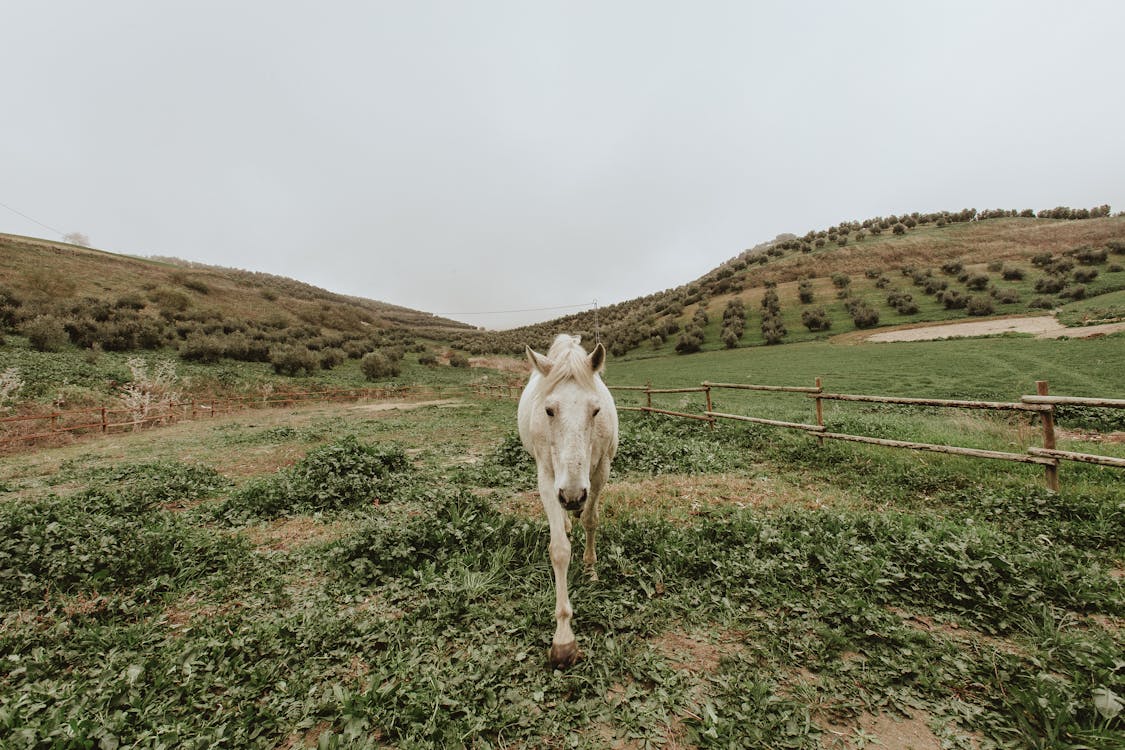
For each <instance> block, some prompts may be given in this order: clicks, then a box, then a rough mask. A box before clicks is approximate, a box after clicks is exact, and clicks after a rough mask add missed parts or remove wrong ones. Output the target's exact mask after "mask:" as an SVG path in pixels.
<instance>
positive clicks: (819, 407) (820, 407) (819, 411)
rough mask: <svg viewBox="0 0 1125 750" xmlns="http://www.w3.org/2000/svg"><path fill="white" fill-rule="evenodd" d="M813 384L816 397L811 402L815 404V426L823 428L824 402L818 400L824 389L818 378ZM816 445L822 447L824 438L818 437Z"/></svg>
mask: <svg viewBox="0 0 1125 750" xmlns="http://www.w3.org/2000/svg"><path fill="white" fill-rule="evenodd" d="M815 384H816V397H815V398H814V399H813V400H814V401H815V402H816V424H817V426H818V427H823V426H824V401H823V400H822V399H821V398H820V394H821V393H823V392H824V389H823V388H822V387H821V385H820V378H817V379H816V382H815ZM821 432H823V430H821ZM816 444H817V445H818V446H819V445H824V438H822V437H818V438H817V439H816Z"/></svg>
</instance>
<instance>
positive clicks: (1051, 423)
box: [1035, 380, 1059, 492]
mask: <svg viewBox="0 0 1125 750" xmlns="http://www.w3.org/2000/svg"><path fill="white" fill-rule="evenodd" d="M1047 390H1048V386H1047V381H1046V380H1036V381H1035V392H1036V393H1038V394H1039V395H1040V396H1046V395H1047ZM1039 417H1040V419H1042V420H1043V447H1044V448H1045V449H1047V450H1054V449H1055V407H1054V406H1051V407H1050V408H1049V409H1047V410H1046V411H1041V412H1039ZM1043 474H1044V478H1045V479H1046V480H1047V489H1049V490H1054V491H1055V492H1058V491H1059V464H1058V461H1056V462H1055V463H1054V464H1053V465H1051V466H1046V467H1044V471H1043Z"/></svg>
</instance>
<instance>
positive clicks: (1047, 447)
mask: <svg viewBox="0 0 1125 750" xmlns="http://www.w3.org/2000/svg"><path fill="white" fill-rule="evenodd" d="M716 388H728V389H735V390H743V391H772V392H779V393H795V394H804V395H805V396H806V397H807V398H810V399H813V400H814V402H815V409H816V421H815V424H812V423H804V422H789V421H784V420H780V419H767V418H765V417H756V416H750V415H743V414H731V413H728V412H720V411H715V410H714V409H713V408H712V405H711V391H712V389H716ZM610 390H613V391H633V392H641V393H644V394H645V399H646V405H645V406H620V407H618V408H619V409H621V410H624V411H639V412H643V413H648V414H664V415H669V416H674V417H686V418H689V419H696V420H707V421H709V422H710V423H711V426H712V427H713V426H714V424H715V421H716V420H734V421H739V422H750V423H753V424H760V425H766V426H769V427H780V428H786V429H794V430H801V431H803V432H805V433H807V434H809V435H810V436H813V437H816V438H817V442H818V443H820V444H823V442H824V441H825V440H841V441H847V442H853V443H865V444H868V445H878V446H883V447H886V448H901V449H907V450H917V451H928V452H931V453H944V454H947V455H954V456H966V457H970V458H984V459H993V460H1000V461H1012V462H1015V463H1024V464H1037V465H1040V466H1043V468H1044V480H1045V482H1046V484H1047V486H1048V487H1049V488H1050V489H1052V490H1058V488H1059V479H1058V467H1059V463H1060V462H1062V461H1077V462H1081V463H1088V464H1095V465H1098V466H1108V467H1113V468H1125V458H1117V457H1116V456H1103V455H1099V454H1094V453H1079V452H1076V451H1066V450H1059V449H1058V448H1057V446H1056V438H1055V416H1056V415H1055V407H1056V406H1087V407H1098V408H1112V409H1120V408H1125V399H1112V398H1087V397H1079V396H1051V395H1048V392H1047V391H1048V385H1047V381H1043V380H1041V381H1036V390H1037V391H1038V393H1037V394H1035V395H1027V396H1021V397H1020V399H1019V400H1018V401H1011V402H1007V401H976V400H968V399H941V398H911V397H906V396H878V395H868V394H857V393H826V392H824V389H823V387H822V384H821V380H820V378H817V379H816V384H815V385H813V386H790V385H758V384H752V383H714V382H711V381H706V380H705V381H703V383H702V384H701V385H700V386H699V387H690V388H653V387H652V384H651V383H649V384H646V385H643V386H636V385H615V386H610ZM698 392H703V393H705V394H706V405H705V408H704V409H703V410H702V412H701V413H696V414H692V413H687V412H683V411H673V410H669V409H660V408H656V407H654V406H653V405H652V396H653V394H665V393H698ZM825 401H841V402H860V403H876V404H894V405H900V406H931V407H939V408H950V409H980V410H989V411H1011V412H1023V413H1027V414H1029V415H1035V416H1038V417H1039V418H1040V420H1041V421H1042V426H1043V438H1042V439H1043V445H1042V447H1029V448H1027V449H1026V451H1025V452H1023V453H1015V452H1010V451H998V450H985V449H982V448H969V447H965V446H959V445H938V444H934V443H919V442H913V441H908V440H891V439H887V438H877V437H871V436H868V435H850V434H847V433H842V432H831V431H829V430H828V428H827V427H826V426H825V423H824V402H825Z"/></svg>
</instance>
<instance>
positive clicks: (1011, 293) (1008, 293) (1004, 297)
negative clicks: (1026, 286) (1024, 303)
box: [991, 289, 1020, 305]
mask: <svg viewBox="0 0 1125 750" xmlns="http://www.w3.org/2000/svg"><path fill="white" fill-rule="evenodd" d="M991 294H992V297H993V299H995V300H996V301H997V302H999V303H1000V304H1001V305H1011V304H1014V303H1016V302H1019V301H1020V293H1019V292H1017V291H1016V290H1015V289H993V290H992V291H991Z"/></svg>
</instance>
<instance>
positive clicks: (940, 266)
mask: <svg viewBox="0 0 1125 750" xmlns="http://www.w3.org/2000/svg"><path fill="white" fill-rule="evenodd" d="M1109 213H1110V212H1109V207H1108V206H1101V207H1098V208H1096V209H1080V210H1076V209H1068V208H1058V209H1051V210H1048V211H1040V212H1039V213H1038V214H1036V213H1034V212H1032V211H1029V210H1025V211H1001V210H996V211H984V212H978V211H976V210H974V209H966V210H964V211H960V212H956V213H951V212H942V213H937V214H910V215H908V216H890V217H876V218H873V219H868V220H865V221H862V222H858V221H855V222H841V223H840V224H838V225H836V226H834V227H829V228H827V229H822V230H814V231H809V232H806V233H805V234H804V235H803V236H797V235H794V234H786V235H781V236H779V237H778V238H777V239H776V240H774V241H772V242H768V243H764V244H762V245H758V246H757V247H754V248H751V249H749V250H746V251H744V252H743V253H740V254H739V255H738V256H736V257H734V258H731V259H730V260H728V261H727V262H725V263H723V264H722V265H720V266H718V267H717V268H715V269H714V270H712V271H710V272H709V273H707V274H705V275H704V276H702V277H701V278H699V279H697V280H695V281H693V282H691V283H688V284H684V285H683V286H680V287H676V288H675V289H669V290H665V291H663V292H659V293H657V294H652V295H649V296H647V297H641V298H638V299H635V300H630V301H628V302H623V303H620V304H616V305H611V306H609V307H604V308H602V309H601V310H599V311H598V312H599V323H600V335H601V339H602V340H603V341H605V342H606V343H607V345H608V346H609V347H610V349H611V351H612V352H613V353H614V354H615V355H617V356H626V355H628V356H652V355H653V354H666V353H672V352H677V351H678V352H680V353H691V352H693V351H700V350H702V351H707V350H713V349H721V348H735V347H742V346H753V345H757V344H764V343H789V342H795V341H805V340H810V339H815V338H823V337H826V336H830V335H835V334H839V333H845V332H848V331H852V330H856V329H857V328H868V327H875V326H889V325H901V324H908V323H920V322H925V321H939V320H948V319H952V318H963V317H967V316H979V317H988V316H992V315H1013V314H1028V313H1045V312H1046V311H1049V310H1052V309H1055V308H1058V307H1060V306H1063V305H1068V304H1073V303H1074V302H1075V301H1077V300H1088V302H1086V303H1085V304H1087V305H1093V306H1094V307H1097V302H1096V301H1097V298H1099V297H1100V296H1101V295H1105V294H1107V293H1110V292H1114V291H1117V290H1121V289H1125V271H1123V270H1122V266H1123V265H1125V216H1122V215H1117V216H1110V215H1109ZM802 287H803V288H804V289H805V290H806V291H805V293H804V295H802ZM770 288H773V290H774V291H775V293H776V300H775V301H772V303H771V302H770V301H769V300H766V293H767V290H768V289H770ZM735 300H738V301H740V302H741V311H740V310H739V309H738V305H737V304H736V305H735V307H734V308H733V309H730V310H728V307H729V306H730V305H731V303H732V301H735ZM803 300H808V301H803ZM763 301H766V302H767V303H768V304H766V306H763ZM770 309H772V313H770V314H767V310H770ZM700 310H702V311H703V314H700ZM1099 314H1100V316H1101V319H1103V320H1107V319H1114V318H1117V317H1125V309H1122V308H1121V306H1120V303H1119V302H1118V303H1116V304H1111V305H1108V306H1107V309H1104V310H1101V312H1100V313H1099ZM1064 320H1065V319H1064ZM739 322H740V323H741V326H739ZM806 322H808V323H811V324H812V325H806ZM763 323H765V325H763ZM825 324H827V326H828V327H827V328H825V327H824V325H825ZM594 328H595V320H594V315H593V313H592V312H584V313H580V314H576V315H569V316H566V317H563V318H558V319H556V320H552V321H548V322H546V323H540V324H537V325H533V326H525V327H523V328H518V329H513V330H510V331H502V332H477V331H472V332H465V333H463V334H460V335H458V336H456V337H455V339H454V340H455V342H456V343H457V345H458V346H460V347H463V348H465V349H467V350H468V351H472V352H481V353H483V352H510V353H516V352H519V351H521V350H522V348H523V345H524V343H525V342H527V343H531V344H533V345H536V346H538V345H544V344H546V343H547V342H549V341H550V338H551V337H552V336H553V335H554V333H555V332H557V331H560V330H568V331H576V332H582V333H584V334H586V335H587V336H592V335H593V333H594ZM740 329H741V331H742V333H741V335H737V334H738V331H739V330H740ZM724 334H726V335H724Z"/></svg>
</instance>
